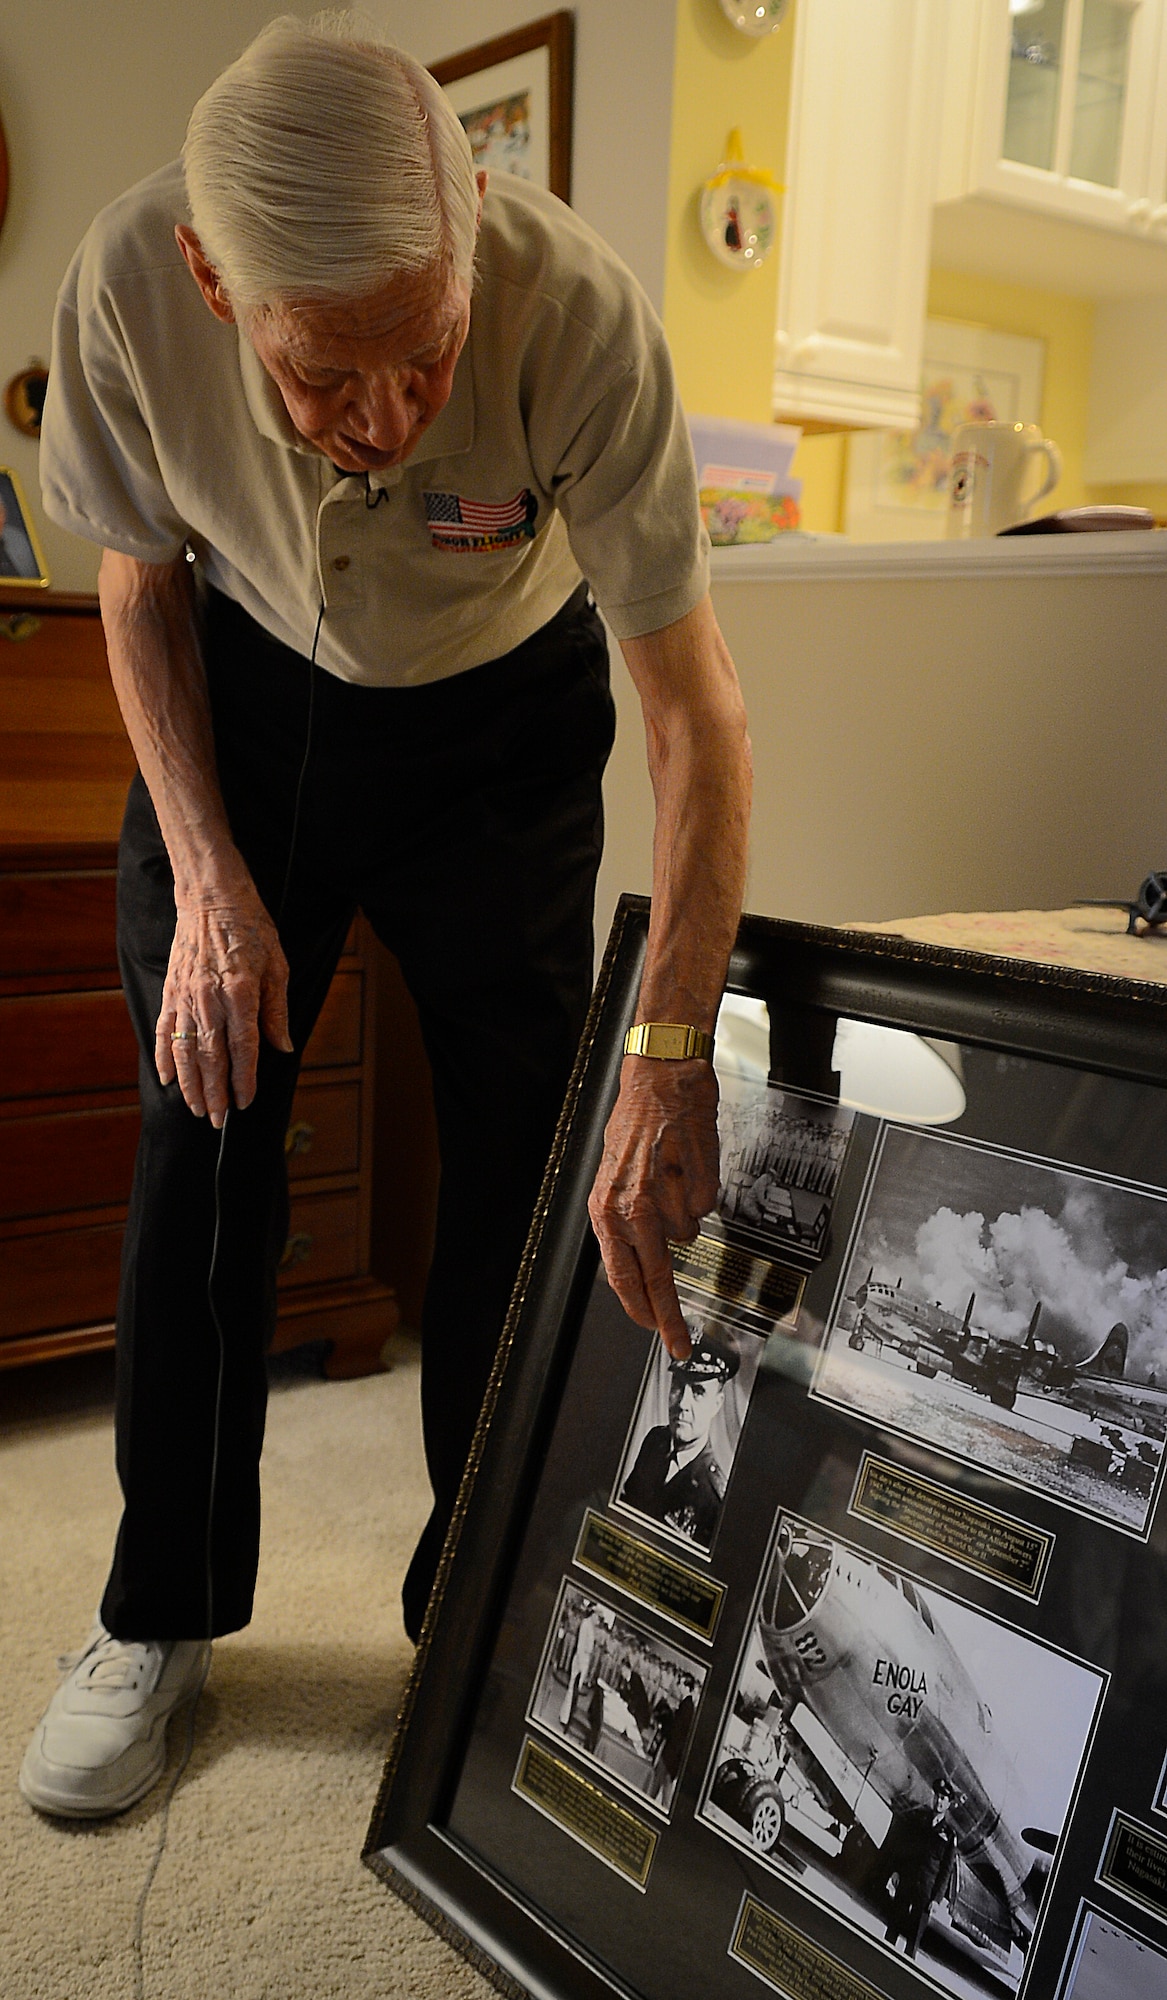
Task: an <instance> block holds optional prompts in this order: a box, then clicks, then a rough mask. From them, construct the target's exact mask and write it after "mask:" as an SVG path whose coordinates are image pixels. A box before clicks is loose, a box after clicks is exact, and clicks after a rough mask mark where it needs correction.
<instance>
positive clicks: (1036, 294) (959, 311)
mask: <svg viewBox="0 0 1167 2000" xmlns="http://www.w3.org/2000/svg"><path fill="white" fill-rule="evenodd" d="M928 313H929V316H930V317H931V318H933V319H957V320H966V321H971V322H972V323H973V324H975V325H978V326H988V327H992V329H993V331H994V332H995V333H1021V334H1028V335H1030V336H1031V337H1033V338H1035V339H1038V340H1043V341H1044V342H1045V372H1044V375H1043V377H1042V394H1041V425H1042V429H1043V430H1044V432H1045V435H1046V436H1047V437H1050V438H1052V439H1053V441H1054V443H1055V444H1056V445H1057V446H1058V448H1059V450H1060V451H1061V454H1062V477H1061V480H1060V481H1059V483H1058V485H1057V486H1055V488H1054V490H1053V492H1052V493H1051V494H1050V495H1049V498H1048V500H1047V501H1045V502H1044V503H1043V504H1044V506H1045V507H1046V508H1047V509H1048V510H1050V511H1052V510H1053V509H1054V508H1055V507H1084V506H1085V505H1086V504H1087V502H1088V501H1089V499H1090V497H1091V496H1090V494H1089V493H1088V491H1087V489H1086V486H1085V484H1084V483H1083V479H1082V454H1083V452H1084V450H1085V448H1086V413H1087V409H1088V405H1089V398H1090V350H1091V344H1092V341H1093V338H1094V308H1093V306H1092V305H1091V303H1090V301H1089V300H1088V299H1073V298H1066V297H1063V296H1062V295H1061V294H1060V293H1058V292H1042V291H1037V290H1035V289H1034V288H1033V287H1032V286H1029V285H1007V284H1002V283H1000V282H998V281H997V280H996V279H993V278H980V277H977V276H976V275H975V274H973V273H971V272H967V271H939V270H934V271H933V272H932V276H931V279H930V281H929V285H928Z"/></svg>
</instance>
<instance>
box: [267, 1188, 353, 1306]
mask: <svg viewBox="0 0 1167 2000" xmlns="http://www.w3.org/2000/svg"><path fill="white" fill-rule="evenodd" d="M360 1271H361V1227H360V1195H359V1194H358V1193H356V1191H355V1190H354V1192H353V1193H352V1194H316V1195H300V1196H298V1197H297V1198H295V1199H293V1202H292V1221H291V1227H290V1228H289V1230H288V1241H287V1245H286V1248H285V1250H284V1255H283V1262H282V1264H281V1266H280V1285H281V1287H288V1288H291V1287H292V1286H295V1285H319V1284H323V1283H324V1282H325V1280H327V1279H335V1278H355V1277H357V1276H358V1275H359V1274H360Z"/></svg>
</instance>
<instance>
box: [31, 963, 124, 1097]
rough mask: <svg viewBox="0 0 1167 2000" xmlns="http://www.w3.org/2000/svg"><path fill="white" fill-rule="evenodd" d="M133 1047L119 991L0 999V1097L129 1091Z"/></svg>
mask: <svg viewBox="0 0 1167 2000" xmlns="http://www.w3.org/2000/svg"><path fill="white" fill-rule="evenodd" d="M137 1081H138V1045H137V1042H136V1041H135V1040H134V1031H133V1029H132V1028H131V1026H130V1017H129V1015H128V1013H127V1012H126V1003H125V1001H124V999H123V998H122V993H121V988H120V987H115V988H113V989H112V990H105V991H99V992H95V993H35V994H29V995H27V996H24V995H22V996H20V997H19V998H15V999H8V1000H0V1098H6V1097H53V1096H59V1095H62V1094H63V1093H64V1092H65V1091H73V1090H124V1089H133V1088H134V1087H135V1085H136V1084H137Z"/></svg>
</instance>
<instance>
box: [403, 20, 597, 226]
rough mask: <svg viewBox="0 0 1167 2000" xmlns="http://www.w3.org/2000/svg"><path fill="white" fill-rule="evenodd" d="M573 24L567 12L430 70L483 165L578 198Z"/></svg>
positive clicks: (567, 198) (563, 197) (482, 44)
mask: <svg viewBox="0 0 1167 2000" xmlns="http://www.w3.org/2000/svg"><path fill="white" fill-rule="evenodd" d="M573 28H574V24H573V17H572V15H571V14H570V13H569V12H568V11H567V9H562V10H561V11H560V12H559V13H556V14H547V15H545V16H544V17H543V19H542V20H538V21H531V22H528V24H527V25H526V27H523V28H515V29H513V30H512V31H511V33H510V34H508V35H498V36H496V37H495V39H494V40H493V41H489V42H480V43H479V44H478V46H477V47H476V48H473V49H463V51H462V52H461V54H460V55H455V56H447V57H446V58H445V59H444V60H443V61H442V62H437V63H431V64H430V74H431V75H432V76H434V77H436V79H437V81H438V82H439V83H440V84H441V85H442V88H443V89H444V90H445V93H446V95H447V97H448V98H449V99H450V102H451V103H452V105H453V107H454V109H455V111H456V112H457V114H458V116H459V118H460V119H461V121H462V123H463V125H464V126H465V128H466V131H467V134H468V135H469V139H470V144H471V147H472V148H473V152H474V160H475V164H476V166H479V167H485V168H486V169H487V171H488V172H489V170H490V169H491V168H492V167H498V168H502V169H505V171H506V172H507V173H511V174H518V175H519V176H520V178H521V179H523V180H529V181H534V182H535V184H536V185H537V186H538V187H544V188H549V189H550V191H551V193H552V194H557V195H558V196H559V197H560V199H561V200H562V201H570V199H571V96H572V50H573Z"/></svg>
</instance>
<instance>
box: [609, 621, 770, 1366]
mask: <svg viewBox="0 0 1167 2000" xmlns="http://www.w3.org/2000/svg"><path fill="white" fill-rule="evenodd" d="M624 657H625V659H626V660H627V662H628V669H629V672H630V673H631V675H632V678H633V680H634V681H635V683H636V688H637V692H638V693H639V695H640V699H641V703H642V706H643V708H644V724H645V733H646V737H647V742H648V762H649V770H650V772H651V775H652V784H653V791H654V793H655V795H656V834H655V839H654V843H653V891H652V917H651V920H650V924H649V933H648V949H647V956H646V960H645V968H644V976H643V979H642V981H641V987H640V1001H639V1005H638V1007H637V1014H638V1017H639V1019H640V1020H642V1021H676V1022H681V1023H684V1024H686V1025H688V1026H690V1027H695V1028H704V1029H706V1030H709V1029H712V1027H713V1025H714V1023H715V1021H716V1019H717V1008H718V1003H719V1001H720V999H721V993H722V988H723V986H724V984H725V974H726V968H727V966H728V964H729V954H730V952H731V950H732V949H733V941H734V937H735V935H736V932H737V924H738V917H739V916H740V914H741V903H742V894H743V890H744V885H745V869H746V834H747V822H748V818H749V806H750V745H749V738H748V736H747V734H746V722H745V711H744V708H743V705H742V698H741V690H740V689H739V687H738V683H737V675H736V674H735V672H734V668H733V662H732V660H731V659H730V657H729V653H728V651H727V650H726V646H725V643H724V641H723V639H722V637H721V634H720V632H719V631H718V629H717V621H716V619H715V618H714V616H713V609H712V606H711V605H710V603H709V599H708V598H705V600H704V601H703V602H702V603H701V604H699V605H698V606H697V608H696V610H695V611H691V612H690V613H689V615H688V616H687V617H686V618H682V619H679V620H678V621H677V622H676V624H674V625H670V626H666V627H665V628H664V629H663V630H662V631H660V632H653V633H649V634H648V635H647V636H646V637H645V638H643V639H631V640H627V641H625V642H624ZM717 1182H718V1151H717V1082H716V1078H715V1077H714V1074H713V1070H712V1067H711V1066H710V1064H709V1063H707V1062H703V1061H701V1060H697V1059H695V1060H692V1061H683V1062H668V1061H661V1060H658V1059H657V1058H655V1057H652V1056H639V1055H630V1056H625V1058H624V1062H623V1065H622V1068H621V1072H620V1092H619V1096H618V1097H617V1100H616V1105H615V1108H614V1110H613V1112H612V1116H611V1118H610V1119H609V1120H608V1125H607V1129H606V1131H605V1133H604V1154H603V1158H602V1160H601V1162H600V1168H599V1172H598V1174H597V1175H596V1182H595V1186H594V1187H593V1189H592V1193H591V1199H590V1201H589V1203H588V1209H589V1213H590V1214H591V1218H592V1222H593V1224H594V1225H595V1230H596V1234H597V1236H598V1237H599V1241H600V1249H601V1252H602V1255H603V1259H604V1267H605V1269H606V1271H607V1273H608V1277H609V1280H610V1282H611V1284H612V1285H613V1287H614V1289H615V1291H616V1293H617V1295H618V1297H619V1299H620V1301H621V1303H622V1305H623V1306H624V1308H625V1310H626V1312H628V1313H629V1314H630V1316H631V1317H632V1318H633V1319H634V1320H637V1321H639V1323H640V1324H641V1325H642V1326H655V1327H656V1328H657V1329H658V1330H659V1332H660V1336H661V1339H662V1340H663V1341H664V1343H665V1346H666V1347H667V1348H668V1350H669V1353H670V1354H671V1355H673V1357H674V1358H675V1359H678V1360H683V1359H684V1357H685V1356H686V1355H687V1354H688V1352H689V1347H690V1338H689V1332H688V1328H687V1327H686V1325H685V1320H684V1317H683V1315H682V1313H681V1309H680V1304H679V1302H678V1299H677V1291H676V1285H675V1284H674V1281H673V1268H672V1262H671V1259H670V1256H669V1249H668V1245H669V1242H670V1240H672V1241H678V1240H679V1241H688V1240H691V1239H692V1238H693V1237H694V1236H695V1235H696V1234H697V1228H698V1223H699V1219H700V1217H701V1216H702V1215H705V1214H707V1213H708V1211H709V1209H710V1208H712V1206H713V1204H714V1202H715V1201H716V1199H717Z"/></svg>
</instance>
